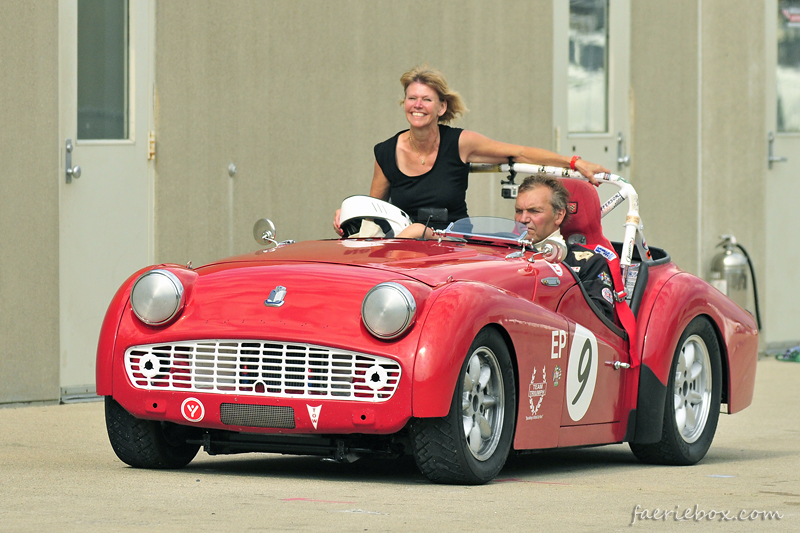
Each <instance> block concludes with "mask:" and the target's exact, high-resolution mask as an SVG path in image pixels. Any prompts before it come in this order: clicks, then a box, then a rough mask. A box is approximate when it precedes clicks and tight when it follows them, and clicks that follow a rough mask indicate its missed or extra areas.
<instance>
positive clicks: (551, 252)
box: [541, 239, 567, 263]
mask: <svg viewBox="0 0 800 533" xmlns="http://www.w3.org/2000/svg"><path fill="white" fill-rule="evenodd" d="M541 251H542V258H543V259H544V260H545V261H547V262H548V263H561V262H562V261H564V258H566V257H567V245H566V244H564V242H563V241H557V240H554V239H546V240H545V241H544V243H542V250H541Z"/></svg>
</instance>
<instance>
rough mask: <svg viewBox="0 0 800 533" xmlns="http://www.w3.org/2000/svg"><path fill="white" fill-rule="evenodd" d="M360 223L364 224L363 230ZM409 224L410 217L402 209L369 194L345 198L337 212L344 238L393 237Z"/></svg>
mask: <svg viewBox="0 0 800 533" xmlns="http://www.w3.org/2000/svg"><path fill="white" fill-rule="evenodd" d="M362 223H363V224H362ZM362 225H363V226H365V227H364V229H363V231H362ZM375 225H377V226H378V227H379V228H380V231H378V228H375ZM410 225H411V218H410V217H409V216H408V215H407V214H405V212H404V211H403V210H402V209H400V208H398V207H396V206H393V205H392V204H390V203H389V202H384V201H383V200H378V199H377V198H372V197H371V196H363V195H358V196H350V197H349V198H345V199H344V201H343V202H342V210H341V212H340V213H339V226H340V227H341V228H342V230H343V231H344V237H345V238H348V237H393V236H395V235H397V234H398V233H400V232H401V231H403V230H404V229H405V228H407V227H408V226H410ZM368 227H371V228H373V229H374V230H375V231H372V230H370V229H368ZM381 232H382V233H383V235H381V234H380V233H381Z"/></svg>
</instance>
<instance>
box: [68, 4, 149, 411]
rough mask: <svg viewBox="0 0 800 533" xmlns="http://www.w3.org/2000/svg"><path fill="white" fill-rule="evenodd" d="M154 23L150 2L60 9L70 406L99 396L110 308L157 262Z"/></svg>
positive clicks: (82, 5)
mask: <svg viewBox="0 0 800 533" xmlns="http://www.w3.org/2000/svg"><path fill="white" fill-rule="evenodd" d="M152 16H153V5H152V3H151V2H150V1H149V0H129V1H128V0H61V1H60V2H59V90H60V102H59V115H60V116H59V120H60V130H61V139H60V144H61V163H62V165H61V169H60V172H59V184H60V185H59V189H60V231H59V238H60V244H59V271H60V283H59V285H60V343H61V372H60V376H61V396H62V399H65V400H68V399H76V398H80V397H84V396H92V395H93V394H94V391H95V375H94V371H95V352H96V349H97V339H98V335H99V332H100V326H101V324H102V321H103V316H104V314H105V311H106V308H107V306H108V304H109V302H110V300H111V298H112V296H113V295H114V293H115V291H116V289H117V288H118V287H119V285H120V284H121V283H122V282H123V281H124V280H125V279H126V278H127V277H128V276H129V275H131V274H132V273H133V272H135V271H136V270H137V269H139V268H141V267H143V266H145V265H147V264H149V263H151V262H152V256H153V251H152V250H153V222H152V221H153V214H152V205H153V201H152V176H151V173H152V168H151V167H152V165H151V163H150V162H149V161H148V156H149V131H150V124H151V122H152V116H151V115H152V109H153V106H152V93H153V90H152V87H153V82H152V78H153V76H152V57H153V42H152V28H153V22H152ZM70 148H71V150H70ZM68 162H69V163H70V165H69V167H70V168H69V169H70V170H72V171H71V172H70V171H68V167H67V163H68ZM75 167H80V171H79V172H78V170H77V168H75Z"/></svg>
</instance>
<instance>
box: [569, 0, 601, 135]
mask: <svg viewBox="0 0 800 533" xmlns="http://www.w3.org/2000/svg"><path fill="white" fill-rule="evenodd" d="M568 87H569V88H568V93H567V105H568V113H569V118H568V121H569V131H570V133H604V132H607V131H608V0H570V5H569V86H568Z"/></svg>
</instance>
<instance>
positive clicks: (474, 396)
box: [461, 346, 505, 461]
mask: <svg viewBox="0 0 800 533" xmlns="http://www.w3.org/2000/svg"><path fill="white" fill-rule="evenodd" d="M504 406H505V401H504V392H503V375H502V373H501V371H500V364H499V363H498V362H497V357H496V356H495V354H494V352H492V351H491V350H490V349H489V348H487V347H485V346H481V347H480V348H478V349H477V350H475V351H474V352H472V354H471V355H470V356H469V362H468V363H467V368H466V371H465V372H464V383H463V394H462V398H461V418H462V422H463V426H464V437H465V438H466V440H467V448H468V449H469V451H470V453H472V456H473V457H475V459H477V460H478V461H486V460H487V459H489V458H490V457H491V456H492V454H493V453H494V452H495V450H496V449H497V444H498V442H499V441H500V434H501V433H502V430H503V414H504Z"/></svg>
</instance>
